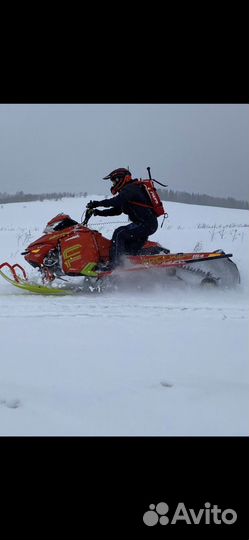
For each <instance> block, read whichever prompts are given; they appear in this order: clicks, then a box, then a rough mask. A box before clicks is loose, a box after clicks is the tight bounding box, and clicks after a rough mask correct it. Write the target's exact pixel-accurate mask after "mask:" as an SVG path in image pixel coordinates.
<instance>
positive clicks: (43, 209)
mask: <svg viewBox="0 0 249 540" xmlns="http://www.w3.org/2000/svg"><path fill="white" fill-rule="evenodd" d="M100 198H102V196H100V195H91V199H100ZM88 200H89V197H88V198H86V199H84V198H83V199H79V198H69V199H63V200H61V201H43V202H30V203H12V204H6V205H1V206H0V246H1V248H0V249H1V257H0V260H1V262H3V261H5V260H7V261H9V262H11V263H14V262H19V263H20V264H22V265H23V266H24V267H25V269H26V270H27V271H28V273H29V274H30V275H31V276H32V275H34V273H35V270H34V269H32V268H31V267H30V266H29V265H28V264H27V263H25V261H24V258H23V257H22V256H21V252H22V251H24V249H25V247H26V246H27V245H28V244H29V243H30V242H31V241H33V240H34V239H35V238H37V237H38V236H40V235H41V234H42V231H43V229H44V227H45V225H46V223H47V221H48V220H49V219H51V218H52V217H53V216H54V215H56V214H57V213H59V212H65V213H68V214H70V215H71V217H72V218H73V219H76V220H78V221H80V218H81V215H82V212H83V210H84V207H85V204H86V203H87V202H88ZM166 208H167V211H168V214H169V217H168V219H167V220H166V221H165V223H164V226H163V228H160V227H159V229H158V231H157V232H156V233H155V234H154V235H153V237H151V239H152V240H157V241H159V242H161V244H162V245H163V246H164V247H168V248H169V249H170V250H171V251H172V252H174V251H175V252H178V251H193V250H195V251H201V250H212V251H213V250H215V249H223V250H224V251H226V252H229V253H233V258H232V260H233V261H234V262H235V263H236V264H237V266H238V268H239V270H240V274H241V284H240V286H239V287H238V288H237V289H236V290H232V291H224V290H215V291H213V290H209V291H207V290H206V291H204V290H198V291H193V290H192V289H188V288H187V289H184V290H182V289H178V290H177V289H175V288H172V289H168V288H160V287H157V286H155V287H152V288H151V290H148V291H143V292H142V291H139V290H137V291H134V290H133V291H126V292H121V291H118V292H115V293H105V294H92V295H87V296H82V295H81V296H73V297H71V296H70V297H68V296H62V297H54V296H53V297H45V296H38V295H32V294H29V293H27V292H25V291H21V290H19V289H16V288H14V287H12V286H11V285H10V284H9V283H7V282H6V281H4V280H3V279H2V278H1V277H0V302H1V310H0V320H1V357H0V366H1V377H0V435H65V436H66V435H87V436H89V435H103V436H104V435H106V436H110V435H116V436H118V435H139V436H141V435H146V436H153V435H158V436H173V435H177V436H178V435H179V436H181V435H183V436H188V435H189V436H192V435H196V436H197V435H202V436H205V435H222V436H225V435H229V436H239V435H243V436H245V435H248V420H249V418H248V417H249V414H248V411H249V407H248V352H249V346H248V345H249V344H248V291H249V280H248V262H249V261H248V259H249V252H248V230H249V220H248V211H246V210H237V209H236V210H234V209H227V208H216V207H205V206H194V205H186V204H180V203H166ZM100 220H101V221H100ZM126 221H127V218H126V216H124V215H122V216H120V217H117V218H116V217H115V218H99V217H96V218H93V219H92V220H91V226H93V227H94V228H98V230H100V231H101V232H102V234H104V235H106V236H107V237H109V238H110V237H111V235H112V232H113V230H114V229H115V227H117V226H118V225H117V224H118V223H119V222H121V223H122V222H124V223H126ZM114 222H115V223H114ZM160 222H161V219H160ZM99 223H100V225H98V224H99ZM95 224H96V225H95Z"/></svg>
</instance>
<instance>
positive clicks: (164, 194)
mask: <svg viewBox="0 0 249 540" xmlns="http://www.w3.org/2000/svg"><path fill="white" fill-rule="evenodd" d="M158 192H159V194H160V197H161V199H163V200H164V201H172V202H179V203H185V204H200V205H202V206H220V207H223V208H240V209H243V210H249V203H248V202H247V201H238V200H237V199H234V198H233V197H226V198H224V197H212V196H211V195H206V194H200V193H187V192H186V191H173V190H172V189H170V190H168V189H158ZM87 195H88V194H87V192H86V191H84V192H80V193H70V192H67V191H63V192H59V193H40V194H33V193H24V192H23V191H17V192H16V193H15V194H13V195H10V194H9V193H0V204H6V203H13V202H29V201H44V200H46V199H50V200H51V199H52V200H56V201H58V200H60V199H62V198H65V197H84V198H85V197H87Z"/></svg>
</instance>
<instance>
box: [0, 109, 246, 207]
mask: <svg viewBox="0 0 249 540" xmlns="http://www.w3.org/2000/svg"><path fill="white" fill-rule="evenodd" d="M248 113H249V105H246V104H244V105H240V104H238V105H234V104H231V105H226V104H224V105H222V104H216V105H213V104H210V105H209V104H203V105H202V104H196V105H194V104H193V105H192V104H175V105H174V104H153V105H151V104H150V105H144V104H133V105H131V104H113V105H111V104H65V105H56V104H55V105H54V104H51V105H49V104H31V105H28V104H27V105H24V104H23V105H21V104H20V105H17V104H0V192H4V191H6V192H8V193H15V192H16V191H20V190H22V191H24V192H26V193H27V192H29V193H42V192H43V193H44V192H52V191H72V192H79V191H87V192H88V193H94V194H108V193H109V188H110V185H109V182H108V181H105V180H102V177H103V176H105V175H107V174H108V173H109V172H110V171H111V170H113V169H115V168H117V167H127V166H128V167H129V168H130V170H131V172H132V174H133V177H134V178H136V177H138V178H140V177H143V178H145V177H146V173H147V171H146V167H147V166H150V167H151V172H152V176H153V177H154V178H156V179H158V180H159V181H162V182H165V183H166V184H168V185H169V188H168V189H173V190H179V191H187V192H190V193H192V192H195V193H206V194H208V195H214V196H221V197H228V196H231V197H235V198H237V199H246V200H248V199H249V159H248V149H249V115H248Z"/></svg>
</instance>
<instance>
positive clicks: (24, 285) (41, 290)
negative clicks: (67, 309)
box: [0, 263, 73, 296]
mask: <svg viewBox="0 0 249 540" xmlns="http://www.w3.org/2000/svg"><path fill="white" fill-rule="evenodd" d="M3 266H8V267H11V265H9V264H8V263H3V264H2V265H1V266H0V275H1V276H2V277H3V278H4V279H5V280H6V281H8V282H9V283H11V285H14V286H15V287H18V288H19V289H24V290H26V291H29V292H31V293H35V294H45V295H47V294H49V295H51V294H54V295H57V296H58V295H65V294H73V291H72V290H69V289H59V288H56V287H51V286H50V287H48V286H46V285H37V284H35V283H29V282H28V280H27V279H23V278H20V277H19V276H18V277H17V279H16V278H15V277H14V279H12V278H10V277H9V276H7V274H5V273H4V272H3V271H2V270H1V268H2V267H3ZM12 268H13V267H11V269H12ZM11 271H12V270H11ZM12 274H13V276H14V272H12ZM16 276H17V274H16Z"/></svg>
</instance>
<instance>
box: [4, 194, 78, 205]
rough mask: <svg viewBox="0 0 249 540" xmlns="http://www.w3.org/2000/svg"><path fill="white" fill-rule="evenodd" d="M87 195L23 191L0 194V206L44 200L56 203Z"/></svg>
mask: <svg viewBox="0 0 249 540" xmlns="http://www.w3.org/2000/svg"><path fill="white" fill-rule="evenodd" d="M86 196H87V193H86V192H84V193H78V194H75V193H70V192H67V191H63V192H59V193H56V192H54V193H39V194H33V193H24V192H23V191H17V192H16V193H15V194H13V195H10V194H9V193H0V204H6V203H13V202H29V201H44V200H45V199H51V200H55V201H58V200H60V199H62V198H63V197H86Z"/></svg>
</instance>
